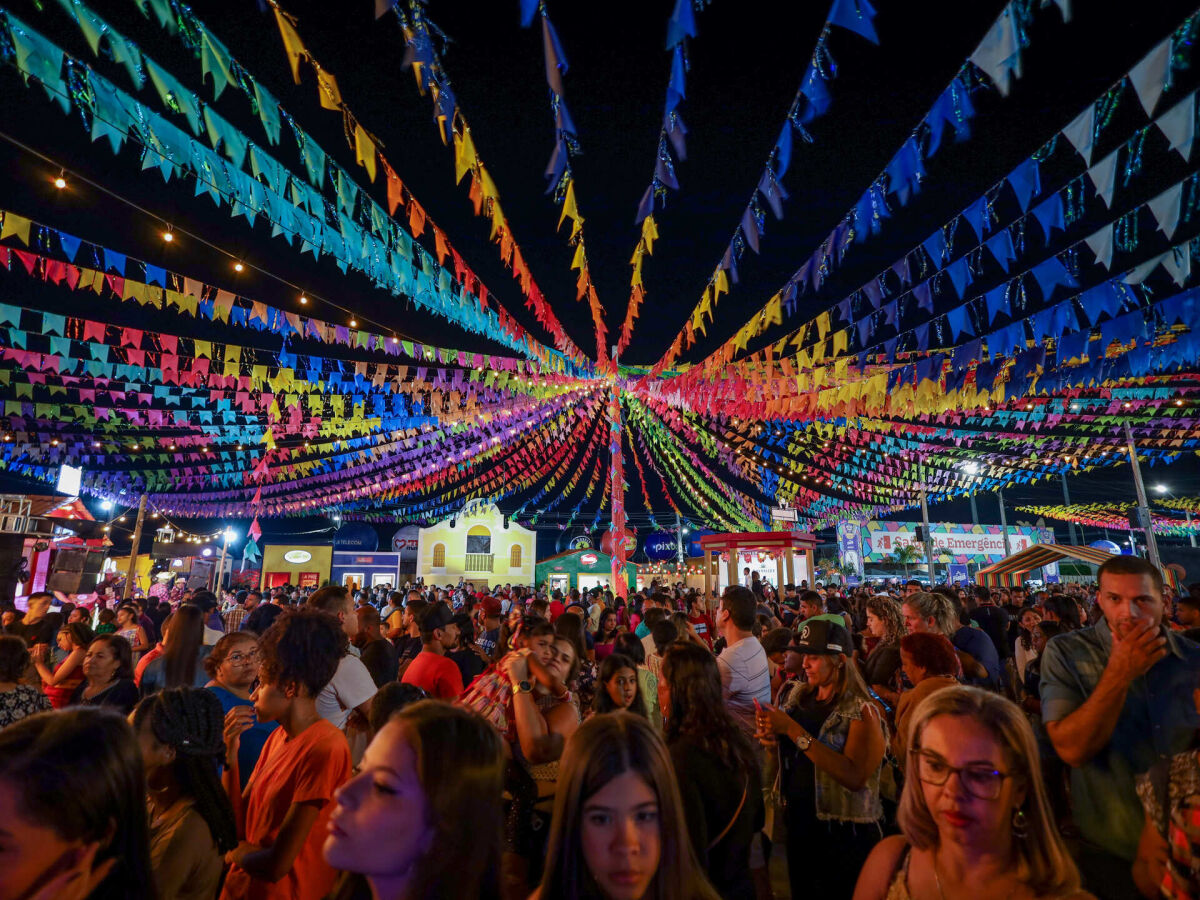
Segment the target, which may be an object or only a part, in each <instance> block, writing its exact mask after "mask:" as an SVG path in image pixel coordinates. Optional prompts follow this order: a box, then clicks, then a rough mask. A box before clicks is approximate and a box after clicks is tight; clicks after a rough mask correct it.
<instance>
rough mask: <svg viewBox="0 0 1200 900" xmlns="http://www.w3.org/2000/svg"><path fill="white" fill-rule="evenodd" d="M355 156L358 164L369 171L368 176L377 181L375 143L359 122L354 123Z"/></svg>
mask: <svg viewBox="0 0 1200 900" xmlns="http://www.w3.org/2000/svg"><path fill="white" fill-rule="evenodd" d="M354 155H355V157H356V158H357V159H358V164H359V165H360V166H362V167H363V168H364V169H366V170H367V175H368V176H370V179H371V180H372V181H374V180H375V142H374V141H373V140H371V136H370V135H369V134H367V132H366V130H365V129H364V128H363V127H362V126H361V125H359V124H358V123H357V122H355V123H354Z"/></svg>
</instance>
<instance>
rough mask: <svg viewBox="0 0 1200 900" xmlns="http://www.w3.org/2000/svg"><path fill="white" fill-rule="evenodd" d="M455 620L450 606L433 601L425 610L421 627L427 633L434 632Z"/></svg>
mask: <svg viewBox="0 0 1200 900" xmlns="http://www.w3.org/2000/svg"><path fill="white" fill-rule="evenodd" d="M453 621H454V613H453V612H451V611H450V607H448V606H447V605H446V604H445V603H431V604H430V605H429V608H428V609H426V610H425V615H423V616H422V617H421V622H420V628H421V630H422V631H424V632H426V633H428V632H433V631H437V630H438V629H439V628H445V627H446V626H447V625H449V624H450V623H451V622H453Z"/></svg>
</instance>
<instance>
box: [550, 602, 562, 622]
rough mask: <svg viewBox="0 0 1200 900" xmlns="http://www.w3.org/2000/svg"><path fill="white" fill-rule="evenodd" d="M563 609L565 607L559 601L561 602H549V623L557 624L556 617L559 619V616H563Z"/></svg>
mask: <svg viewBox="0 0 1200 900" xmlns="http://www.w3.org/2000/svg"><path fill="white" fill-rule="evenodd" d="M564 608H565V607H564V606H563V605H562V601H561V600H551V601H550V607H549V609H548V610H547V611H548V612H549V613H550V621H551V622H557V621H558V617H559V616H561V615H562V614H563V609H564Z"/></svg>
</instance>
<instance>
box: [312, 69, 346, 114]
mask: <svg viewBox="0 0 1200 900" xmlns="http://www.w3.org/2000/svg"><path fill="white" fill-rule="evenodd" d="M317 99H318V100H320V101H321V106H322V107H324V108H325V109H334V110H337V109H341V108H342V92H341V91H340V90H338V83H337V79H336V78H334V77H333V75H332V74H331V73H329V72H326V71H325V70H324V69H317Z"/></svg>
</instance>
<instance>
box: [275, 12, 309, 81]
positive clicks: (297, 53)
mask: <svg viewBox="0 0 1200 900" xmlns="http://www.w3.org/2000/svg"><path fill="white" fill-rule="evenodd" d="M275 21H276V22H278V23H279V36H280V37H281V38H283V49H284V51H285V52H286V53H287V58H288V62H289V63H290V64H291V66H292V80H293V81H295V82H296V84H299V83H300V57H302V56H308V51H307V50H305V49H304V42H303V41H301V40H300V35H298V34H297V33H296V29H295V28H293V27H292V23H291V22H289V21H288V20H287V17H286V16H284V14H283V12H282V11H281V10H280V9H279V7H278V6H276V7H275Z"/></svg>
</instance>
